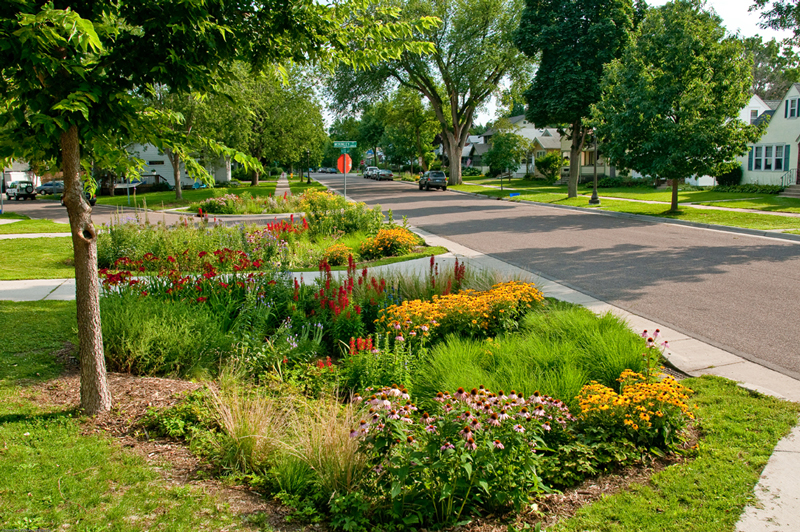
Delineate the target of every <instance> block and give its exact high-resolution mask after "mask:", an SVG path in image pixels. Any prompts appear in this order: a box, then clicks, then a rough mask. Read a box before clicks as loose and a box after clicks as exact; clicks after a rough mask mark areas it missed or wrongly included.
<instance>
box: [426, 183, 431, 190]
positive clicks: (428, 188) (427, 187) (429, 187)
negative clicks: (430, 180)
mask: <svg viewBox="0 0 800 532" xmlns="http://www.w3.org/2000/svg"><path fill="white" fill-rule="evenodd" d="M425 190H427V191H428V192H430V190H431V185H430V184H427V185H425Z"/></svg>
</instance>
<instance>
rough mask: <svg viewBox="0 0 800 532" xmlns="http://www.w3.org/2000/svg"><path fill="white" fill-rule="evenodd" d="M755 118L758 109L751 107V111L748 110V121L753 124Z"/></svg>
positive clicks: (756, 117)
mask: <svg viewBox="0 0 800 532" xmlns="http://www.w3.org/2000/svg"><path fill="white" fill-rule="evenodd" d="M757 119H758V111H757V110H756V109H753V110H752V111H750V123H751V124H755V123H756V120H757Z"/></svg>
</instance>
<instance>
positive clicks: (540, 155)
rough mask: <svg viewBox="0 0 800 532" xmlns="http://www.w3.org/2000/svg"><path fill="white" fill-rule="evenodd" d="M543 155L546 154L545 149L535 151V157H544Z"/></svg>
mask: <svg viewBox="0 0 800 532" xmlns="http://www.w3.org/2000/svg"><path fill="white" fill-rule="evenodd" d="M545 155H547V152H546V151H544V150H539V151H537V152H536V158H537V159H538V158H539V157H544V156H545Z"/></svg>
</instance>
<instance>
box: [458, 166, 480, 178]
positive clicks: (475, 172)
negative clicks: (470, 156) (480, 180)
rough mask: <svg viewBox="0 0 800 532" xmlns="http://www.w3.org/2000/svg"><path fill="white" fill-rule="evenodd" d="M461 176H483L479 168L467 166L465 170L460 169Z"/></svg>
mask: <svg viewBox="0 0 800 532" xmlns="http://www.w3.org/2000/svg"><path fill="white" fill-rule="evenodd" d="M461 175H462V177H477V176H480V175H483V174H482V173H481V169H480V168H475V167H473V166H467V167H466V168H462V169H461Z"/></svg>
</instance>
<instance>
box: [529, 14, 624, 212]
mask: <svg viewBox="0 0 800 532" xmlns="http://www.w3.org/2000/svg"><path fill="white" fill-rule="evenodd" d="M634 15H635V12H634V8H633V2H632V0H526V7H525V11H524V12H523V13H522V21H521V22H520V25H519V29H517V32H516V34H515V36H514V42H515V43H516V44H517V46H519V49H520V50H522V51H523V52H524V53H525V54H526V55H528V56H530V57H537V56H539V57H540V61H539V68H538V69H537V70H536V76H535V77H534V79H533V84H532V85H531V86H530V88H529V89H528V90H527V91H526V92H525V97H526V99H527V102H528V111H527V113H526V116H527V118H528V120H530V121H531V122H533V123H534V124H536V125H537V126H539V127H544V126H547V125H554V126H555V125H566V126H567V130H568V131H567V134H568V136H569V138H570V140H571V141H572V144H571V146H570V158H569V189H568V195H569V197H570V198H574V197H577V195H578V178H579V174H580V164H581V152H582V151H583V145H584V141H585V139H586V135H587V133H588V132H589V131H590V128H589V127H588V126H587V125H586V124H585V120H586V119H587V118H588V117H589V116H590V114H591V110H590V109H591V105H592V104H594V103H596V102H597V101H598V100H599V99H600V78H601V76H602V74H603V66H604V65H605V64H606V63H609V62H610V61H612V60H613V59H615V58H617V57H619V55H620V54H621V53H622V50H623V49H624V47H625V45H626V44H627V42H628V40H629V34H630V31H631V30H632V29H633V26H634V18H635V17H634Z"/></svg>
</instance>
